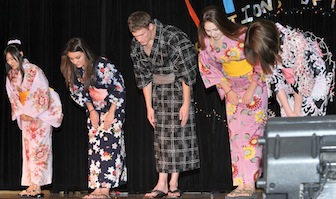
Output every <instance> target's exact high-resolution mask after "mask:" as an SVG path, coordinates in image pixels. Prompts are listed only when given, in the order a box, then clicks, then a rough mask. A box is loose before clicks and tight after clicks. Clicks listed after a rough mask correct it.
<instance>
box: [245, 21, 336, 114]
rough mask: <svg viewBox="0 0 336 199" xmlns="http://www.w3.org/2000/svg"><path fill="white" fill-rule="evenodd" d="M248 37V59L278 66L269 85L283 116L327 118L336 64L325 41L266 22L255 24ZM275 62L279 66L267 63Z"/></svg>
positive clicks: (296, 30) (269, 79)
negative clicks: (273, 60)
mask: <svg viewBox="0 0 336 199" xmlns="http://www.w3.org/2000/svg"><path fill="white" fill-rule="evenodd" d="M246 34H247V36H246V45H245V47H248V49H249V50H248V51H247V53H246V57H247V59H249V60H251V62H253V61H254V60H259V61H260V62H261V63H262V64H263V65H265V66H267V65H275V69H274V70H273V75H271V76H269V77H268V78H267V81H268V83H269V85H270V86H269V88H270V90H269V92H270V94H271V95H273V93H275V95H276V98H277V101H278V103H279V105H280V108H281V116H282V117H300V116H324V115H326V114H327V106H328V102H329V100H332V99H333V96H334V78H335V62H334V61H332V60H331V56H332V55H331V52H329V50H328V47H327V45H326V43H325V42H324V41H323V39H322V38H319V37H317V36H315V35H314V34H313V33H311V32H303V31H301V30H298V29H294V28H292V27H289V26H287V27H284V26H282V25H281V24H279V23H274V22H273V21H270V20H265V19H258V20H255V21H253V22H252V23H251V24H250V26H249V28H248V30H247V33H246ZM261 49H266V50H261ZM256 58H257V59H256ZM274 58H276V59H277V60H278V61H277V63H273V62H271V63H270V62H269V61H268V60H270V59H274Z"/></svg>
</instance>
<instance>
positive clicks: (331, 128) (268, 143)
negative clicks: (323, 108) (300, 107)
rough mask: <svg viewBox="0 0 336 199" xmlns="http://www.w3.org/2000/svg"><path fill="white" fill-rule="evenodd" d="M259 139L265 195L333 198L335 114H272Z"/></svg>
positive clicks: (335, 182) (335, 191)
mask: <svg viewBox="0 0 336 199" xmlns="http://www.w3.org/2000/svg"><path fill="white" fill-rule="evenodd" d="M259 143H260V144H261V145H262V146H263V167H264V172H263V176H262V178H260V179H259V180H258V181H257V187H258V188H261V189H263V190H264V198H265V199H312V198H313V199H332V198H336V115H328V116H323V117H287V118H280V117H275V118H271V119H269V120H268V121H267V124H266V129H265V134H264V136H263V137H261V138H260V139H259Z"/></svg>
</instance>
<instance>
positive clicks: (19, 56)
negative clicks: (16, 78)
mask: <svg viewBox="0 0 336 199" xmlns="http://www.w3.org/2000/svg"><path fill="white" fill-rule="evenodd" d="M18 41H19V40H18ZM19 42H20V43H21V41H19ZM7 53H9V54H10V55H11V56H12V57H13V58H14V59H15V60H16V61H18V62H19V66H20V68H19V70H20V71H21V75H22V77H23V76H24V69H23V66H22V64H23V58H24V56H23V50H22V46H21V44H19V43H10V44H9V45H7V47H6V48H5V50H4V53H3V55H4V60H5V67H6V75H8V72H9V71H10V70H11V69H12V67H11V66H10V65H9V64H8V63H7V59H6V55H7ZM22 80H23V78H22Z"/></svg>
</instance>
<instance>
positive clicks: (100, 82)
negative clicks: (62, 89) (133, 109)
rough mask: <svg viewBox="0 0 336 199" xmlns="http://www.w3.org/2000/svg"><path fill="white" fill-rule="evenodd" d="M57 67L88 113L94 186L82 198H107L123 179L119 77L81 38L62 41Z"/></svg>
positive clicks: (122, 108) (91, 183)
mask: <svg viewBox="0 0 336 199" xmlns="http://www.w3.org/2000/svg"><path fill="white" fill-rule="evenodd" d="M61 71H62V73H63V76H64V78H65V80H66V84H67V86H68V87H69V90H70V95H71V97H72V99H73V100H74V101H75V102H76V103H77V104H78V105H80V106H82V107H85V108H86V112H87V114H88V120H87V127H88V129H89V146H88V150H89V151H88V154H89V157H88V164H89V176H88V180H89V184H88V186H89V188H91V189H95V190H94V191H93V192H92V193H91V194H89V195H86V196H84V198H110V196H109V191H110V188H115V187H118V186H120V185H122V184H125V183H126V181H127V176H126V162H125V161H126V160H125V158H126V151H125V144H124V132H123V128H122V127H123V123H124V119H125V97H126V89H125V86H124V80H123V77H122V75H121V73H120V72H119V71H118V70H117V68H116V67H115V65H114V64H113V63H112V62H111V61H109V60H108V59H106V58H104V57H98V58H95V56H94V54H93V52H92V51H91V50H90V48H89V47H88V45H87V44H86V43H85V42H84V41H83V40H82V39H81V38H72V39H70V40H69V41H68V42H67V44H66V45H65V49H64V51H63V55H62V63H61Z"/></svg>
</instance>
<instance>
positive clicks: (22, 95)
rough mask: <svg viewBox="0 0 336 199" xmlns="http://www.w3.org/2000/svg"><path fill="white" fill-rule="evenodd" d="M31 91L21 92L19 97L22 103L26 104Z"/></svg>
mask: <svg viewBox="0 0 336 199" xmlns="http://www.w3.org/2000/svg"><path fill="white" fill-rule="evenodd" d="M28 93H29V91H23V92H19V99H20V102H21V104H22V105H24V103H25V101H26V99H27V96H28Z"/></svg>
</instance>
